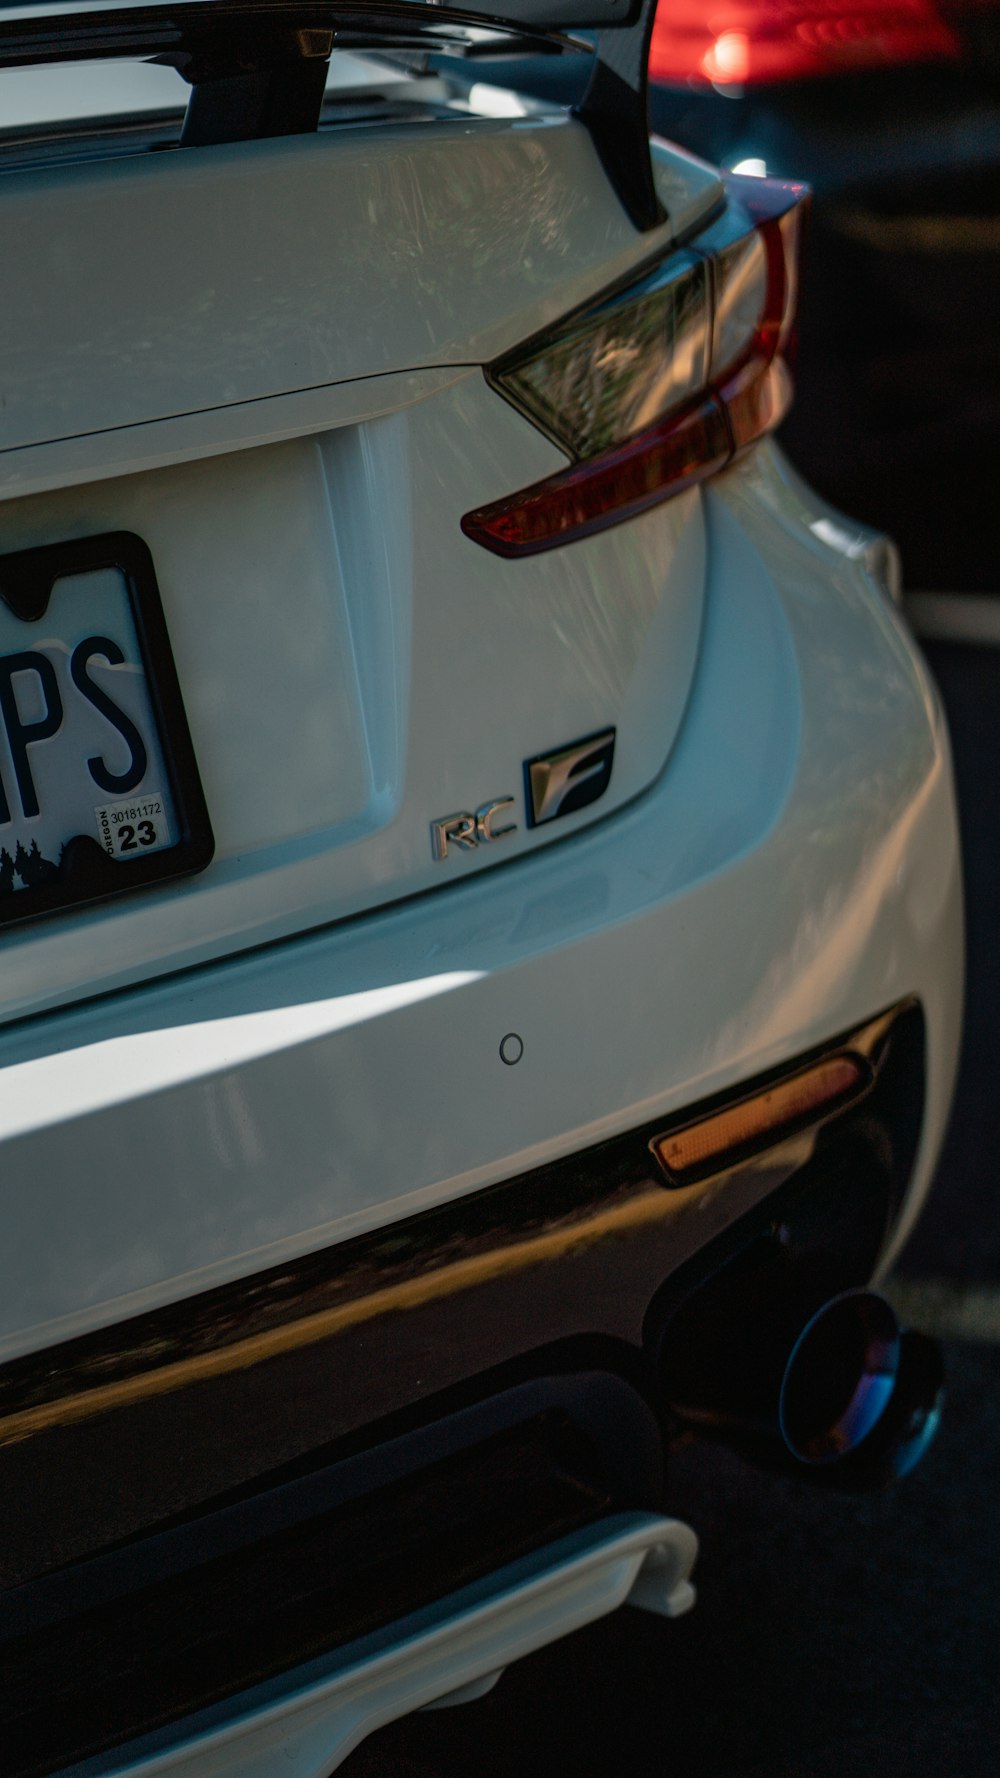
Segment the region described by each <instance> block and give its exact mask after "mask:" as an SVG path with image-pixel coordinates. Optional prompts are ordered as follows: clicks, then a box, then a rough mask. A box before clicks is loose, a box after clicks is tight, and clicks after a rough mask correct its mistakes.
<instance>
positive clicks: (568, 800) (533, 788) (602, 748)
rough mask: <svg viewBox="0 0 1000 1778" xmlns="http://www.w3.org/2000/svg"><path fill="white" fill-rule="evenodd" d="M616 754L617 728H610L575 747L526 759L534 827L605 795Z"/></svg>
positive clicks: (574, 745) (526, 786)
mask: <svg viewBox="0 0 1000 1778" xmlns="http://www.w3.org/2000/svg"><path fill="white" fill-rule="evenodd" d="M614 757H615V730H614V729H613V728H607V729H604V730H602V732H601V733H600V734H599V735H588V736H587V739H586V740H585V741H574V743H573V745H572V747H560V748H559V750H558V752H556V753H541V754H539V756H538V758H537V759H527V760H525V762H524V779H525V788H526V791H527V804H528V820H529V824H530V825H531V826H532V827H541V825H542V822H543V821H554V820H555V819H556V816H557V815H571V814H572V813H573V811H574V809H585V808H586V807H587V804H588V803H596V801H597V799H598V797H599V796H603V795H604V792H605V791H606V790H607V788H608V784H609V782H610V780H611V767H612V764H613V761H614Z"/></svg>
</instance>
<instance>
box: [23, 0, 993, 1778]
mask: <svg viewBox="0 0 1000 1778" xmlns="http://www.w3.org/2000/svg"><path fill="white" fill-rule="evenodd" d="M502 18H504V19H507V20H508V23H507V24H506V25H505V24H503V23H502V22H498V21H497V18H496V16H495V15H493V14H492V13H490V14H488V15H487V14H483V15H482V22H480V20H479V19H478V18H477V15H476V13H475V11H474V10H470V9H469V8H465V9H464V10H462V12H461V13H459V14H456V15H455V16H453V15H452V14H451V12H450V11H449V9H448V7H447V6H439V5H436V4H435V5H425V4H422V3H421V0H384V3H382V0H355V3H354V4H353V5H348V4H345V0H257V3H255V0H209V3H207V4H206V3H204V0H172V4H160V3H159V0H157V3H154V4H151V5H146V6H143V7H141V8H136V7H133V6H132V5H131V4H130V3H129V0H125V3H124V4H121V5H117V4H115V5H106V4H105V5H104V6H102V7H99V8H98V7H95V8H94V9H92V10H90V11H87V10H82V9H80V8H76V9H74V8H73V7H71V6H69V5H64V6H61V7H59V6H52V5H44V6H43V5H35V6H31V5H20V6H17V7H9V6H4V7H3V8H2V9H0V230H2V237H3V240H4V247H5V252H4V291H3V301H2V305H0V365H2V378H0V641H2V648H0V718H2V720H0V920H2V921H3V923H4V933H3V946H4V953H3V954H4V969H3V976H2V1009H3V1021H4V1022H3V1028H2V1033H0V1142H2V1151H0V1154H2V1159H0V1180H2V1187H0V1230H2V1243H0V1265H2V1290H0V1317H2V1324H0V1491H2V1494H0V1497H2V1500H3V1527H4V1529H3V1536H2V1540H0V1575H2V1581H0V1584H2V1588H3V1590H2V1592H0V1643H2V1657H3V1658H2V1661H0V1666H2V1669H3V1674H4V1678H3V1680H2V1682H0V1746H2V1748H3V1754H2V1758H0V1764H2V1769H3V1774H4V1778H40V1775H41V1774H47V1773H56V1772H58V1773H68V1772H72V1773H74V1774H76V1775H77V1778H84V1775H89V1778H96V1774H98V1773H101V1774H105V1775H107V1778H110V1775H111V1774H118V1775H121V1778H125V1775H126V1774H128V1775H130V1778H138V1775H139V1774H140V1773H141V1774H142V1775H143V1778H153V1775H154V1774H155V1775H156V1778H167V1775H168V1774H169V1775H170V1778H223V1774H225V1775H226V1778H275V1775H276V1774H277V1773H285V1772H291V1771H293V1770H294V1771H295V1772H296V1773H297V1774H300V1775H301V1778H325V1775H326V1774H327V1773H329V1772H330V1771H332V1769H333V1768H334V1767H335V1766H336V1765H337V1763H338V1762H339V1761H340V1760H341V1759H342V1758H343V1757H344V1756H345V1755H346V1753H347V1752H348V1751H349V1750H350V1748H351V1747H352V1746H353V1745H355V1744H356V1743H357V1741H358V1740H359V1739H360V1738H361V1737H362V1736H363V1735H364V1734H366V1733H367V1732H369V1731H370V1730H371V1729H372V1728H374V1727H376V1726H378V1725H379V1724H380V1723H383V1722H386V1721H388V1720H390V1719H392V1718H394V1717H398V1716H400V1715H402V1714H404V1713H405V1712H407V1711H410V1710H413V1709H416V1708H419V1707H422V1706H425V1705H429V1704H435V1703H440V1702H443V1701H445V1702H446V1701H449V1700H455V1699H459V1698H468V1697H472V1696H475V1695H477V1693H478V1692H480V1691H482V1690H484V1689H485V1688H486V1687H487V1686H488V1685H489V1684H490V1683H492V1680H493V1679H494V1678H495V1676H496V1675H497V1673H498V1672H499V1671H500V1670H501V1669H502V1668H503V1667H504V1666H505V1665H506V1664H507V1663H508V1662H510V1661H512V1660H515V1659H516V1658H517V1657H518V1656H519V1655H522V1654H524V1653H526V1652H527V1651H528V1650H530V1649H532V1648H534V1647H537V1646H539V1645H540V1644H542V1643H544V1642H547V1641H550V1640H552V1639H553V1638H555V1637H558V1636H560V1635H562V1634H564V1633H565V1632H567V1631H569V1630H571V1629H572V1628H574V1627H575V1626H577V1625H579V1624H582V1623H585V1622H587V1621H589V1620H590V1619H593V1618H595V1617H597V1616H599V1615H600V1614H601V1613H603V1612H608V1611H610V1610H612V1609H613V1608H614V1607H616V1606H617V1605H619V1604H621V1603H623V1602H624V1601H626V1600H630V1601H631V1602H632V1604H633V1605H640V1606H644V1607H646V1608H648V1609H651V1610H654V1611H659V1612H662V1613H666V1614H667V1615H677V1614H679V1613H681V1612H682V1611H683V1610H684V1609H685V1608H686V1607H687V1606H688V1605H690V1604H691V1602H692V1599H693V1591H692V1586H691V1581H690V1578H689V1577H690V1572H691V1568H692V1563H693V1560H694V1554H695V1538H694V1535H693V1533H692V1531H691V1530H690V1529H689V1527H687V1526H686V1525H684V1524H681V1523H679V1522H678V1521H677V1520H676V1519H673V1518H671V1516H670V1510H669V1508H670V1487H669V1466H668V1468H667V1474H666V1479H664V1463H665V1460H666V1459H667V1456H668V1446H669V1441H670V1436H671V1433H672V1430H673V1429H674V1427H675V1426H676V1425H677V1424H678V1423H679V1422H683V1423H686V1424H689V1425H700V1426H702V1427H704V1428H705V1430H706V1431H707V1432H708V1433H709V1434H710V1435H711V1436H725V1437H728V1438H732V1439H735V1440H736V1441H737V1442H739V1443H740V1444H741V1445H742V1446H744V1447H745V1448H746V1449H747V1450H748V1451H753V1452H755V1453H757V1454H759V1455H760V1456H762V1457H763V1459H764V1461H766V1462H770V1463H777V1464H782V1465H785V1466H790V1467H794V1468H795V1469H797V1470H798V1471H799V1472H800V1473H801V1475H802V1476H803V1477H804V1478H806V1477H809V1476H813V1477H816V1478H817V1479H819V1480H824V1481H829V1480H833V1481H835V1482H839V1483H842V1484H843V1485H858V1486H865V1485H873V1484H875V1483H878V1482H881V1481H883V1480H884V1479H886V1478H887V1477H888V1476H890V1475H892V1474H896V1473H901V1472H903V1471H905V1470H906V1469H907V1468H909V1467H911V1466H912V1464H913V1463H914V1462H915V1461H916V1459H917V1457H918V1456H919V1455H920V1453H921V1451H922V1449H923V1448H924V1446H925V1445H926V1443H927V1442H928V1441H929V1439H930V1437H931V1436H932V1433H933V1430H934V1426H935V1424H936V1420H937V1415H938V1408H939V1400H940V1375H939V1369H938V1359H937V1354H936V1351H935V1349H934V1348H933V1347H932V1346H931V1345H930V1344H929V1343H928V1342H926V1341H922V1340H921V1339H920V1338H919V1337H918V1336H915V1335H912V1334H908V1333H906V1332H904V1331H902V1330H901V1329H900V1328H899V1327H898V1325H897V1324H896V1321H895V1318H894V1316H893V1315H892V1312H891V1310H889V1308H888V1306H887V1305H886V1304H885V1302H884V1301H883V1299H882V1298H881V1297H880V1296H879V1295H878V1294H876V1293H874V1292H870V1291H869V1290H868V1289H867V1288H866V1287H867V1285H868V1284H869V1281H870V1280H871V1279H872V1278H873V1277H877V1276H878V1275H879V1274H880V1273H881V1272H882V1271H884V1269H885V1268H886V1266H887V1265H888V1264H889V1262H890V1260H891V1257H892V1255H893V1253H894V1252H895V1251H896V1249H897V1248H898V1246H899V1244H900V1242H901V1241H902V1240H903V1238H904V1237H905V1235H906V1232H907V1230H908V1229H909V1227H910V1226H911V1225H912V1222H913V1220H914V1218H915V1216H916V1214H917V1211H918V1208H919V1205H920V1202H921V1198H922V1196H923V1194H924V1192H925V1190H926V1188H927V1185H928V1181H929V1179H930V1176H931V1173H932V1170H933V1167H934V1162H935V1157H936V1154H937V1151H938V1148H939V1145H940V1141H941V1136H942V1131H943V1127H944V1122H945V1119H946V1116H947V1111H948V1104H949V1096H950V1093H951V1087H952V1078H953V1073H954V1068H955V1060H956V1049H957V1042H958V1030H959V1020H960V1007H961V959H962V927H961V899H960V868H959V859H958V851H957V843H956V824H955V808H954V801H953V793H952V785H951V776H950V766H949V758H948V745H947V738H946V734H945V730H944V724H943V720H942V716H941V711H940V706H939V704H938V701H937V697H936V694H935V691H934V688H933V686H932V684H931V683H930V680H929V678H928V675H927V672H926V670H925V668H924V665H923V663H922V661H921V659H920V656H919V654H918V653H917V651H916V649H915V647H914V645H913V643H912V641H911V638H910V636H909V634H908V632H907V630H906V627H905V624H904V622H903V621H902V619H901V617H900V614H899V610H898V607H897V603H896V598H895V594H896V592H897V590H898V589H897V588H896V586H895V565H894V564H895V558H894V554H893V551H892V548H891V545H889V544H888V543H887V542H886V541H885V540H884V539H883V538H881V537H879V536H877V535H874V534H872V533H870V532H867V531H865V530H863V529H862V528H861V527H859V526H857V525H854V524H852V523H851V522H850V521H849V520H846V519H845V518H843V517H842V516H841V515H840V514H838V513H836V512H833V511H831V510H830V509H829V508H828V507H827V506H825V505H824V504H823V502H822V501H821V500H819V499H818V498H816V497H815V496H814V495H813V494H812V493H811V492H810V491H809V489H808V488H806V487H805V486H804V485H803V484H802V483H801V482H800V481H799V480H798V479H797V477H796V476H795V474H794V473H793V471H792V470H791V468H790V467H789V465H788V464H787V462H786V461H785V460H784V459H783V457H782V455H781V452H780V450H779V449H778V448H777V447H776V445H775V443H774V442H773V440H772V439H771V437H770V434H771V433H772V431H773V429H774V427H775V425H776V424H777V423H778V421H779V420H780V418H781V416H782V414H783V412H784V411H785V408H786V407H787V403H788V400H789V398H790V393H791V372H790V368H789V360H790V352H791V341H792V337H793V332H794V321H795V293H796V267H797V253H798V246H799V238H800V233H801V221H802V215H803V207H804V203H805V201H806V194H805V193H804V192H803V190H802V189H801V188H797V187H794V186H777V185H774V184H772V183H769V182H767V181H764V180H753V179H732V180H729V181H728V182H727V183H725V184H724V183H723V182H722V181H721V179H720V177H719V176H718V175H717V174H716V173H715V172H714V171H713V170H712V169H711V168H709V167H707V166H706V165H704V164H703V163H702V162H700V161H698V160H696V159H694V158H692V157H690V156H689V155H687V154H685V153H684V151H683V150H682V149H680V148H676V147H673V146H669V145H667V144H664V143H660V142H656V143H654V144H652V145H650V143H649V139H648V135H647V131H646V125H645V110H644V78H645V76H644V57H645V45H646V40H647V36H648V28H649V23H650V6H649V4H648V3H647V4H646V6H645V8H644V9H643V10H642V11H640V12H636V11H635V9H633V16H626V13H625V11H624V9H623V4H622V0H590V4H589V5H585V4H584V0H548V3H546V0H509V4H507V5H505V7H504V8H503V9H502ZM575 26H581V27H588V28H590V30H591V31H592V32H593V33H594V42H595V45H596V47H595V50H594V73H593V77H592V80H591V84H590V88H589V92H588V97H587V99H586V101H585V102H584V105H583V107H582V109H581V111H580V113H579V114H576V115H569V114H567V113H565V112H562V111H560V110H559V109H558V108H555V107H552V106H548V107H547V106H545V105H543V104H541V103H539V102H536V101H531V100H526V99H520V98H518V97H517V96H516V95H514V94H512V93H510V92H503V91H498V90H497V89H496V88H495V87H493V86H490V85H488V84H485V83H483V82H482V81H480V80H477V69H481V67H482V57H483V56H484V55H488V54H489V53H490V52H491V51H494V50H497V49H500V50H503V49H508V50H509V48H510V46H511V44H512V43H516V45H517V47H518V49H519V50H520V51H522V52H523V51H524V49H525V46H526V45H527V47H528V48H529V49H530V50H532V51H537V52H538V53H542V52H543V51H544V52H546V53H550V54H554V53H558V52H559V50H560V47H561V45H563V44H564V43H565V42H566V41H567V39H566V38H565V37H564V36H563V35H561V33H563V32H564V31H567V30H570V29H571V28H572V27H575ZM442 48H445V49H447V50H448V51H449V59H448V61H447V62H446V63H441V62H436V61H435V53H436V52H437V51H440V50H441V49H442ZM331 51H332V55H331ZM459 53H461V54H464V56H465V61H464V62H462V63H461V64H456V63H455V62H453V61H452V60H451V56H452V55H457V54H459ZM456 65H457V66H459V67H460V68H461V69H462V70H464V72H460V73H456V72H455V68H456ZM189 92H190V102H188V94H189ZM185 106H186V107H187V109H186V111H185ZM677 1634H678V1635H681V1634H683V1629H681V1628H678V1630H677Z"/></svg>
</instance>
